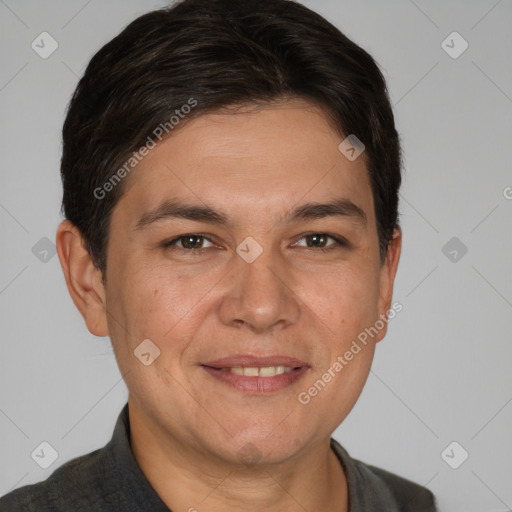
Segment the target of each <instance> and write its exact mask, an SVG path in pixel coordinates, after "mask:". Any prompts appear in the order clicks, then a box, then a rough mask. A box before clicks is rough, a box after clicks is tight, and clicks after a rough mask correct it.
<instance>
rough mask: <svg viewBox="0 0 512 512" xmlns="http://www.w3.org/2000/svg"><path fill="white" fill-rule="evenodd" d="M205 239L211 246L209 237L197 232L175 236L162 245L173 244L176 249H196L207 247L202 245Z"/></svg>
mask: <svg viewBox="0 0 512 512" xmlns="http://www.w3.org/2000/svg"><path fill="white" fill-rule="evenodd" d="M205 241H208V243H210V244H211V247H213V243H212V242H211V241H210V239H209V238H207V237H206V236H205V235H203V234H199V233H188V234H186V235H180V236H177V237H176V238H173V239H172V240H170V241H169V242H165V243H164V244H163V245H164V247H171V246H175V247H177V248H178V249H184V250H194V249H196V250H197V249H206V248H207V247H205V246H204V242H205Z"/></svg>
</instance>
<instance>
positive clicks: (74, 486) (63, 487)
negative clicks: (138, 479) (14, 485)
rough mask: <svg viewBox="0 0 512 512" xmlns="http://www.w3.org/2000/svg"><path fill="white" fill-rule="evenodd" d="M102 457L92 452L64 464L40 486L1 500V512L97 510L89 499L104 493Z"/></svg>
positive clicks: (22, 489)
mask: <svg viewBox="0 0 512 512" xmlns="http://www.w3.org/2000/svg"><path fill="white" fill-rule="evenodd" d="M104 457H105V453H104V451H103V449H99V450H95V451H94V452H91V453H88V454H86V455H82V456H80V457H76V458H74V459H72V460H70V461H68V462H66V463H64V464H63V465H62V466H60V467H59V468H57V469H56V470H55V471H54V472H53V473H52V474H51V475H50V476H49V477H48V478H47V479H46V480H44V481H43V482H39V483H36V484H31V485H25V486H23V487H20V488H18V489H15V490H14V491H11V492H10V493H8V494H6V495H5V496H3V497H1V498H0V512H18V511H20V512H21V511H23V512H61V511H62V512H63V511H66V512H68V511H69V510H70V507H72V510H73V511H76V512H78V511H82V510H83V511H85V510H87V511H94V510H97V509H96V508H95V507H94V504H91V497H92V496H95V495H100V494H101V495H103V493H104V491H105V489H103V488H102V487H103V481H104V476H105V475H102V473H104V472H105V471H104V464H103V462H104V461H103V459H104ZM103 499H104V496H103ZM91 505H92V506H91Z"/></svg>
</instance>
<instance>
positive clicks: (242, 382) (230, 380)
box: [201, 355, 310, 396]
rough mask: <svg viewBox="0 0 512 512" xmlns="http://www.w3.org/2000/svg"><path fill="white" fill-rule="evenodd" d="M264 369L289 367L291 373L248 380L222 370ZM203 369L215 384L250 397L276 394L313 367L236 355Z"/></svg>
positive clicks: (277, 358) (291, 360)
mask: <svg viewBox="0 0 512 512" xmlns="http://www.w3.org/2000/svg"><path fill="white" fill-rule="evenodd" d="M265 366H288V367H290V368H292V371H291V372H288V373H282V374H280V375H274V376H272V377H246V376H244V375H236V374H234V373H231V372H230V371H229V370H225V369H223V368H240V367H245V368H262V367H265ZM201 368H202V369H203V370H204V371H205V372H206V373H208V375H210V376H211V377H213V378H214V379H215V380H217V381H220V382H221V383H223V384H226V385H228V386H230V387H232V388H235V389H237V390H238V391H241V392H243V393H244V394H247V395H260V396H261V395H268V394H272V393H276V392H277V391H280V390H282V389H285V388H287V387H288V386H291V385H293V384H295V383H296V382H297V381H299V380H300V379H301V378H302V377H303V376H304V374H305V373H306V372H307V371H308V370H309V368H310V366H309V365H308V364H307V363H305V362H304V361H301V360H300V359H297V358H295V357H288V356H281V355H275V356H262V357H257V356H251V355H236V356H230V357H224V358H221V359H216V360H215V361H208V362H207V363H203V364H201Z"/></svg>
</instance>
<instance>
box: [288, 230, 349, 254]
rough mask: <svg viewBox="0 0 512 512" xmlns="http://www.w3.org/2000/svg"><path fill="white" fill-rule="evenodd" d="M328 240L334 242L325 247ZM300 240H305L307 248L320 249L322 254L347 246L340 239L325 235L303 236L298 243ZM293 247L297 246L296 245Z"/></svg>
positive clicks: (311, 234)
mask: <svg viewBox="0 0 512 512" xmlns="http://www.w3.org/2000/svg"><path fill="white" fill-rule="evenodd" d="M329 238H330V239H331V240H334V243H331V244H328V245H326V243H327V240H328V239H329ZM300 240H306V246H307V248H312V249H320V250H321V251H322V252H327V251H330V250H333V249H338V248H340V247H345V246H347V245H348V244H347V242H346V241H345V240H343V239H342V238H339V237H337V236H334V235H329V234H327V233H307V234H306V235H303V236H302V237H301V238H300V239H299V241H300ZM294 245H297V243H296V244H294Z"/></svg>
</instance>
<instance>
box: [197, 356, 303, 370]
mask: <svg viewBox="0 0 512 512" xmlns="http://www.w3.org/2000/svg"><path fill="white" fill-rule="evenodd" d="M201 366H209V367H211V368H239V367H241V366H243V367H245V368H263V367H264V366H289V367H290V368H301V367H304V366H307V367H309V365H308V364H307V363H306V362H304V361H301V360H300V359H297V358H295V357H288V356H282V355H274V356H252V355H249V354H240V355H235V356H229V357H223V358H221V359H216V360H215V361H208V362H206V363H202V364H201Z"/></svg>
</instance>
